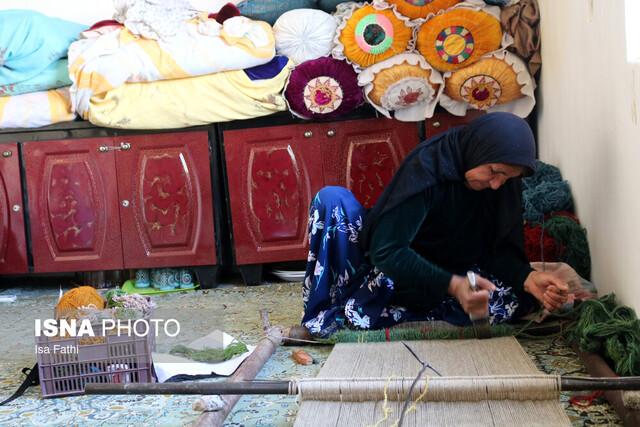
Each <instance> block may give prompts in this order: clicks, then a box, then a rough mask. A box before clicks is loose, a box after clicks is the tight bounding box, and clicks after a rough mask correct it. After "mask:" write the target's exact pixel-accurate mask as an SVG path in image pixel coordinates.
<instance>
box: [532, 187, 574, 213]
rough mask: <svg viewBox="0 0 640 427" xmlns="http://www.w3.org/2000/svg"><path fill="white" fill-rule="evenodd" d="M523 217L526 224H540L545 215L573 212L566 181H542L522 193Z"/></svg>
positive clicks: (569, 188)
mask: <svg viewBox="0 0 640 427" xmlns="http://www.w3.org/2000/svg"><path fill="white" fill-rule="evenodd" d="M522 203H523V205H524V214H523V217H524V219H525V220H526V221H528V222H540V221H542V218H544V216H545V215H546V214H549V213H551V212H555V211H569V210H573V197H572V195H571V187H570V186H569V183H568V182H567V181H542V182H540V183H539V184H538V185H536V186H535V187H529V188H525V189H524V190H523V191H522Z"/></svg>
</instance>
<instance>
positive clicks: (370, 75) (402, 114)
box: [358, 53, 443, 121]
mask: <svg viewBox="0 0 640 427" xmlns="http://www.w3.org/2000/svg"><path fill="white" fill-rule="evenodd" d="M358 83H359V84H360V85H361V86H364V93H365V96H366V97H367V100H368V101H369V102H370V103H371V104H372V105H373V106H374V107H375V108H376V110H378V111H380V112H381V113H382V114H384V115H385V116H386V117H389V118H391V111H395V114H394V116H395V118H396V119H398V120H401V121H421V120H424V119H425V118H427V117H431V116H432V115H433V110H434V109H435V107H436V104H437V103H438V95H439V94H440V92H441V89H442V87H443V80H442V76H441V75H440V73H439V72H437V71H435V70H434V69H433V68H431V66H430V65H429V64H428V63H427V61H426V60H425V59H424V58H423V57H422V56H421V55H418V54H415V53H403V54H400V55H396V56H393V57H391V58H389V59H387V60H386V61H383V62H379V63H377V64H375V65H373V66H371V67H369V68H367V69H366V70H363V71H362V72H361V73H360V74H359V75H358Z"/></svg>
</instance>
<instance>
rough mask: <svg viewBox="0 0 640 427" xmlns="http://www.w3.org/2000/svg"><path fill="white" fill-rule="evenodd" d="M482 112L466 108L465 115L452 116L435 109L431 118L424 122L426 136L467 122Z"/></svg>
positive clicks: (428, 136) (482, 112)
mask: <svg viewBox="0 0 640 427" xmlns="http://www.w3.org/2000/svg"><path fill="white" fill-rule="evenodd" d="M483 114H484V111H479V110H468V111H467V114H466V115H465V116H454V115H452V114H450V113H448V112H446V111H444V110H437V111H436V112H435V113H434V115H433V117H432V118H430V119H427V120H426V121H425V122H424V126H425V135H426V136H427V138H431V137H432V136H434V135H437V134H439V133H442V132H444V131H447V130H449V129H451V128H452V127H456V126H461V125H464V124H466V123H469V122H470V121H472V120H473V119H475V118H477V117H480V116H482V115H483Z"/></svg>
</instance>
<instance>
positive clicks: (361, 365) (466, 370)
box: [295, 337, 571, 427]
mask: <svg viewBox="0 0 640 427" xmlns="http://www.w3.org/2000/svg"><path fill="white" fill-rule="evenodd" d="M411 348H412V349H413V350H414V352H415V353H416V354H417V356H419V357H420V358H421V359H422V360H423V361H424V362H425V363H429V364H430V365H431V366H433V367H434V368H435V369H436V370H437V371H438V372H439V373H440V374H441V375H442V376H443V378H440V379H439V377H437V376H433V375H435V374H434V373H432V372H427V373H425V376H426V375H429V377H428V378H427V379H426V380H422V381H418V384H417V385H416V387H415V389H414V390H413V392H412V393H411V397H410V400H411V403H413V402H416V403H415V409H414V410H408V411H407V413H406V415H405V417H404V420H403V426H426V425H429V426H436V425H474V426H504V425H523V426H524V425H526V426H530V425H545V426H552V425H553V426H567V425H571V423H570V421H569V418H568V417H567V415H566V414H565V412H564V410H563V409H562V407H561V406H560V403H559V400H558V396H559V390H558V389H559V387H558V384H557V382H555V381H554V380H553V378H554V377H550V376H544V375H542V374H541V373H540V372H539V371H538V370H537V368H536V367H535V365H534V364H533V362H532V361H531V359H530V358H529V356H528V355H527V354H526V353H525V352H524V350H523V349H522V347H521V346H520V344H518V341H517V340H516V339H515V338H512V337H504V338H494V339H490V340H459V341H456V340H453V341H413V342H411ZM421 368H422V365H421V363H420V362H418V360H417V359H416V358H415V357H414V356H413V355H412V354H411V353H410V352H409V351H408V350H407V349H406V348H405V347H404V346H403V344H402V343H396V342H391V343H367V344H338V345H336V346H335V347H334V349H333V351H332V353H331V355H330V356H329V359H328V360H327V362H326V363H325V365H324V367H323V368H322V370H321V371H320V373H319V374H318V377H317V380H320V381H313V380H309V381H298V388H299V393H300V396H301V404H300V410H299V412H298V417H297V419H296V423H295V425H296V426H299V427H302V426H310V425H313V426H317V427H320V426H344V425H358V426H365V425H375V426H389V425H394V424H395V425H397V422H398V420H399V418H400V414H401V411H402V406H403V405H404V400H405V396H406V394H407V392H408V390H409V387H410V385H411V383H412V382H413V379H414V378H415V377H416V375H417V374H418V372H419V371H420V369H421ZM483 376H486V377H492V378H476V379H474V378H470V377H483ZM509 376H511V377H509ZM372 377H375V378H377V380H372V381H362V382H361V384H360V385H358V383H359V381H358V380H357V379H359V378H372ZM446 377H466V378H446ZM331 378H352V379H354V381H343V384H339V385H338V386H337V387H332V386H331V384H330V382H327V381H328V380H329V381H330V379H331ZM400 378H401V379H403V380H398V379H400ZM423 378H424V377H423ZM336 388H337V389H338V390H336ZM425 388H426V392H425ZM447 390H450V391H447ZM385 391H386V395H387V399H386V401H385V398H384V395H385ZM423 394H424V395H423ZM421 395H422V396H421ZM369 398H373V400H369ZM354 400H356V401H354ZM357 400H360V401H357Z"/></svg>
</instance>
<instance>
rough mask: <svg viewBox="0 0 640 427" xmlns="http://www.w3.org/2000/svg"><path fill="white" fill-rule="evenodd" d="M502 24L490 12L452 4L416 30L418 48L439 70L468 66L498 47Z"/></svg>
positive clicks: (451, 69) (500, 39)
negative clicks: (452, 7) (449, 8)
mask: <svg viewBox="0 0 640 427" xmlns="http://www.w3.org/2000/svg"><path fill="white" fill-rule="evenodd" d="M501 42H502V28H501V27H500V21H499V20H498V19H497V18H496V17H494V16H493V15H491V14H489V13H487V12H483V11H481V10H474V9H471V8H455V9H451V10H449V11H447V12H444V13H443V14H441V15H438V16H435V17H433V18H432V19H430V20H428V21H427V22H425V23H424V24H423V25H422V28H420V31H419V32H418V41H417V48H418V51H420V53H421V54H422V55H423V56H424V57H425V58H426V59H427V61H428V62H429V64H431V65H433V67H434V68H435V69H437V70H440V71H453V70H457V69H459V68H463V67H466V66H469V65H471V64H473V63H474V62H476V61H477V60H478V59H480V57H482V55H485V54H486V53H489V52H492V51H494V50H497V49H499V48H500V44H501Z"/></svg>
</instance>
